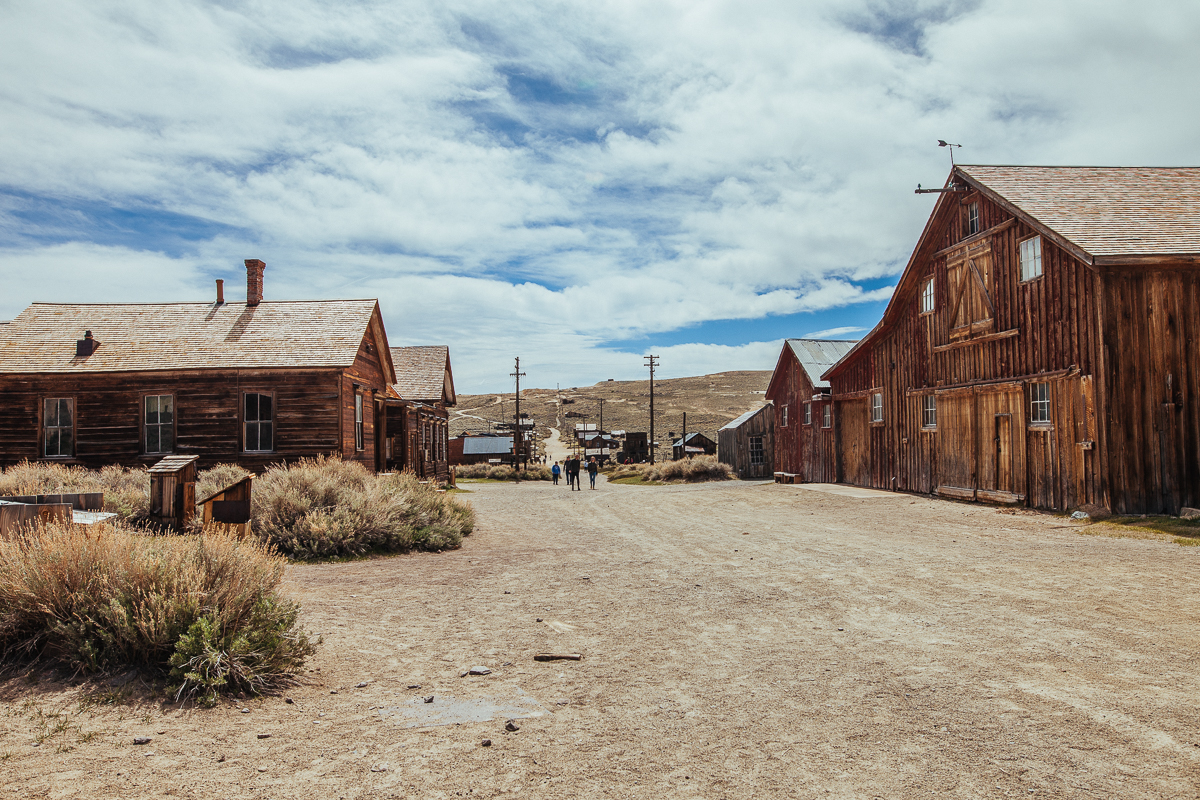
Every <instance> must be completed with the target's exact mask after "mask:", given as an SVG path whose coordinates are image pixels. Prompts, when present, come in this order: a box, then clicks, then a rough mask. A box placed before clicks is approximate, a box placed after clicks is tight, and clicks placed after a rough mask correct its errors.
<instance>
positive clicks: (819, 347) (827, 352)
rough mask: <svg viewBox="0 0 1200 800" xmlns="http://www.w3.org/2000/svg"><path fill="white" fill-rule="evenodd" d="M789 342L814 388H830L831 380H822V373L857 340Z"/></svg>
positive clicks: (796, 340) (804, 340) (795, 340)
mask: <svg viewBox="0 0 1200 800" xmlns="http://www.w3.org/2000/svg"><path fill="white" fill-rule="evenodd" d="M787 343H788V347H790V348H791V349H792V352H793V353H794V354H795V355H796V360H797V361H799V362H800V366H802V367H804V371H805V373H807V375H808V380H809V381H810V382H811V383H812V385H813V388H814V389H828V388H829V382H828V381H824V380H822V379H821V374H822V373H823V372H825V370H827V369H829V368H830V367H832V366H833V365H834V364H836V363H837V362H838V360H839V359H840V358H841V357H842V356H844V355H846V353H849V352H850V349H851V348H852V347H854V345H855V344H856V343H857V342H856V340H850V339H788V340H787Z"/></svg>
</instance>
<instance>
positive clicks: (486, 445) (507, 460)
mask: <svg viewBox="0 0 1200 800" xmlns="http://www.w3.org/2000/svg"><path fill="white" fill-rule="evenodd" d="M489 462H494V463H497V464H511V463H512V462H513V437H512V436H489V435H486V434H485V435H476V436H468V435H463V436H459V437H456V438H454V439H451V440H450V465H451V466H458V465H460V464H481V463H482V464H487V463H489Z"/></svg>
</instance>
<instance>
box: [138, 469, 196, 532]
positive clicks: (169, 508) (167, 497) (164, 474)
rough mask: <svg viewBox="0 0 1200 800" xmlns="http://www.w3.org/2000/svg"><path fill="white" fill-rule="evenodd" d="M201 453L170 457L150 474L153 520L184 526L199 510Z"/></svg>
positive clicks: (164, 523) (168, 524)
mask: <svg viewBox="0 0 1200 800" xmlns="http://www.w3.org/2000/svg"><path fill="white" fill-rule="evenodd" d="M199 460H200V457H199V456H167V457H166V458H164V459H163V460H161V461H159V462H158V463H157V464H155V465H154V466H153V467H151V468H150V469H149V470H148V471H149V473H150V520H151V521H152V522H157V523H158V524H160V525H167V526H169V527H172V528H176V529H179V528H182V527H183V525H184V523H185V522H187V520H189V519H191V517H192V515H193V514H195V513H196V462H197V461H199Z"/></svg>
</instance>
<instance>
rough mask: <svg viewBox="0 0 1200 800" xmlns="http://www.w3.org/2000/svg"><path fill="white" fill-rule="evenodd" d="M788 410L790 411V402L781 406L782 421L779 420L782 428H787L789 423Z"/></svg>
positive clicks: (780, 417) (780, 416) (780, 415)
mask: <svg viewBox="0 0 1200 800" xmlns="http://www.w3.org/2000/svg"><path fill="white" fill-rule="evenodd" d="M787 411H788V404H787V403H784V404H783V405H782V406H780V407H779V419H780V421H779V427H781V428H786V427H787V423H788V419H787V418H788V413H787Z"/></svg>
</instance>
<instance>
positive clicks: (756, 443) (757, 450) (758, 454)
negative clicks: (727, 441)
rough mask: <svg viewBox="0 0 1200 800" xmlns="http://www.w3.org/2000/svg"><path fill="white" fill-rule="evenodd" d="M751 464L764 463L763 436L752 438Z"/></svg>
mask: <svg viewBox="0 0 1200 800" xmlns="http://www.w3.org/2000/svg"><path fill="white" fill-rule="evenodd" d="M750 463H751V464H761V463H763V437H761V436H751V437H750Z"/></svg>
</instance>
